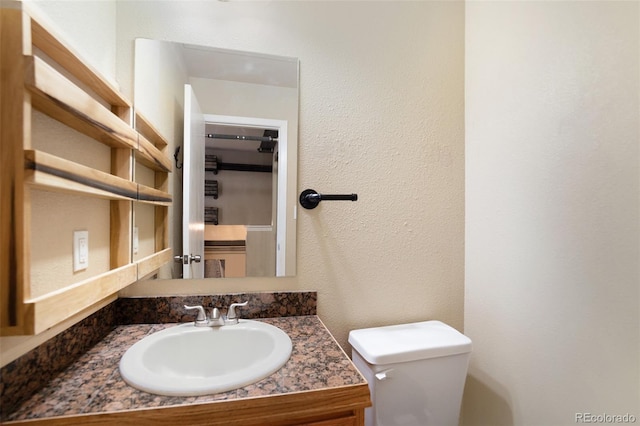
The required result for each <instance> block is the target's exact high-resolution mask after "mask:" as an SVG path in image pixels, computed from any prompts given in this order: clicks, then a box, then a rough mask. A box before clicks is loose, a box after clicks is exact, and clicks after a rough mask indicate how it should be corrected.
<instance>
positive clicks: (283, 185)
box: [204, 114, 295, 277]
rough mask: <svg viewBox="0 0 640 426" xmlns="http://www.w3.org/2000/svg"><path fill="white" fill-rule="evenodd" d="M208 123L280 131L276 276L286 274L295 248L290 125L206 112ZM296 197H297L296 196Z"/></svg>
mask: <svg viewBox="0 0 640 426" xmlns="http://www.w3.org/2000/svg"><path fill="white" fill-rule="evenodd" d="M204 121H205V123H206V124H216V125H225V126H238V127H259V128H263V129H270V130H277V131H278V176H277V182H278V184H277V194H278V197H277V203H276V277H284V276H286V271H287V269H286V267H287V254H288V250H289V251H291V250H292V249H293V250H295V247H293V248H291V247H289V245H288V244H287V238H286V226H287V212H289V211H294V209H295V206H293V207H292V208H291V207H290V206H288V204H289V199H290V198H291V197H289V194H288V193H287V178H288V177H289V176H288V174H289V169H288V166H287V163H288V161H287V160H288V154H289V153H288V126H289V122H288V121H287V120H275V119H270V118H257V117H238V116H232V115H216V114H204ZM294 198H295V197H294Z"/></svg>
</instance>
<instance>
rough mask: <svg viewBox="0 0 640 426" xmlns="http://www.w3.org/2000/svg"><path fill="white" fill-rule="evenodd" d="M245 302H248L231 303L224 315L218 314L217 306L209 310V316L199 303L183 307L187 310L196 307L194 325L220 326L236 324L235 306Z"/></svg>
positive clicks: (245, 303)
mask: <svg viewBox="0 0 640 426" xmlns="http://www.w3.org/2000/svg"><path fill="white" fill-rule="evenodd" d="M247 303H249V302H248V301H247V302H243V303H232V304H231V306H229V309H228V310H227V315H226V316H224V315H220V310H219V309H218V308H213V309H212V310H211V316H210V317H208V316H207V312H206V310H205V308H203V307H202V306H201V305H195V306H189V305H184V308H185V309H187V310H192V309H196V310H197V311H198V315H197V316H196V320H195V321H194V323H193V324H194V325H195V326H196V327H220V326H223V325H234V324H238V314H237V313H236V308H237V307H242V306H247Z"/></svg>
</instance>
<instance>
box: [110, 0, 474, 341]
mask: <svg viewBox="0 0 640 426" xmlns="http://www.w3.org/2000/svg"><path fill="white" fill-rule="evenodd" d="M463 18H464V5H463V4H462V3H461V2H400V3H398V2H197V1H196V2H159V1H156V2H126V1H119V2H118V32H117V34H118V80H119V82H120V84H121V85H122V87H123V90H125V92H126V91H127V90H131V89H127V88H130V87H131V82H130V81H129V83H127V80H130V79H131V71H130V70H131V69H132V64H131V60H132V59H131V58H132V57H133V54H132V51H131V49H132V43H133V42H132V40H133V39H134V38H135V37H147V38H155V39H163V40H173V41H182V42H187V43H195V44H206V45H211V46H216V47H226V48H231V49H238V50H249V51H258V52H264V53H270V54H277V55H283V56H296V57H298V58H300V75H301V76H300V125H299V156H298V158H299V172H298V189H299V190H302V189H305V188H308V187H311V188H314V189H316V190H318V191H321V192H325V193H350V192H356V193H358V195H359V197H360V199H359V201H358V202H355V203H351V202H326V203H323V204H321V205H320V207H318V208H317V209H315V210H311V211H307V210H303V209H300V210H299V211H298V274H297V276H296V277H295V278H284V279H283V278H279V279H234V280H224V281H206V282H193V281H192V282H181V281H168V282H167V281H165V282H160V283H153V284H151V285H148V286H146V287H145V286H144V285H140V286H134V287H133V288H131V289H130V290H128V291H127V293H129V294H153V293H171V292H174V293H184V292H205V293H207V292H223V291H234V290H239V289H242V290H260V289H269V290H282V289H291V290H296V289H314V290H317V291H318V312H319V314H320V316H321V317H322V318H323V320H324V321H325V322H326V324H327V326H328V327H329V328H330V329H331V331H332V332H333V333H335V335H336V337H337V338H338V340H339V341H340V343H342V344H344V343H345V342H346V337H347V333H348V331H349V330H350V329H354V328H360V327H368V326H374V325H381V324H390V323H397V322H404V321H414V320H424V319H430V318H439V319H441V320H444V321H446V322H449V323H451V324H452V325H453V326H456V327H458V328H461V327H462V310H463V309H462V306H463V300H462V298H463V232H464V222H463V220H464V198H463V197H464V196H463V190H464V187H463V186H464V182H463V180H464V173H463V166H464V159H463V151H464V148H463V114H464V111H463V107H464V105H463V71H464V69H463V59H464V58H463V55H464V46H463V41H464V19H463Z"/></svg>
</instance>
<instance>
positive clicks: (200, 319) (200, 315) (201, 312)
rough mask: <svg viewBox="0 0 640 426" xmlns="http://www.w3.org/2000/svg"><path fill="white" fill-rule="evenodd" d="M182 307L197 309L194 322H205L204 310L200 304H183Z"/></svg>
mask: <svg viewBox="0 0 640 426" xmlns="http://www.w3.org/2000/svg"><path fill="white" fill-rule="evenodd" d="M184 308H185V309H187V310H192V309H197V310H198V316H197V317H196V324H198V323H203V322H207V314H206V313H205V312H204V308H203V307H202V306H200V305H197V306H189V305H184Z"/></svg>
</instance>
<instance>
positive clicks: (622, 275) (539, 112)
mask: <svg viewBox="0 0 640 426" xmlns="http://www.w3.org/2000/svg"><path fill="white" fill-rule="evenodd" d="M639 17H640V12H639V10H638V3H637V2H597V1H596V2H469V3H467V6H466V27H465V29H466V57H465V59H466V74H465V84H466V86H465V98H466V238H465V244H466V253H465V256H466V264H465V266H466V278H465V333H466V334H467V335H469V336H470V337H471V339H472V340H473V342H474V349H473V356H472V362H471V367H470V377H469V380H468V382H467V389H466V393H465V402H464V405H465V409H464V413H463V418H464V424H468V425H509V424H518V425H525V424H531V425H562V424H567V425H568V424H576V413H585V412H586V413H592V414H605V413H606V414H610V415H616V414H625V413H632V414H634V415H635V416H636V418H637V419H640V413H639V412H638V408H639V407H638V401H640V394H639V378H640V368H639V363H640V352H639V342H640V340H639V336H638V326H639V323H640V319H639V316H638V302H639V294H638V287H639V282H640V275H639V270H638V264H639V263H638V260H639V236H640V226H639V221H640V210H639V195H640V176H639V160H640V157H639V152H638V150H639V124H640V119H639V116H640V109H639V93H640V92H639V89H640V88H639V84H638V82H639V78H638V77H639V72H640V71H639V62H638V61H639V59H638V58H639V56H640V49H639V44H638V43H639V39H640V37H639V36H640V33H639ZM636 421H640V420H636Z"/></svg>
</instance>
